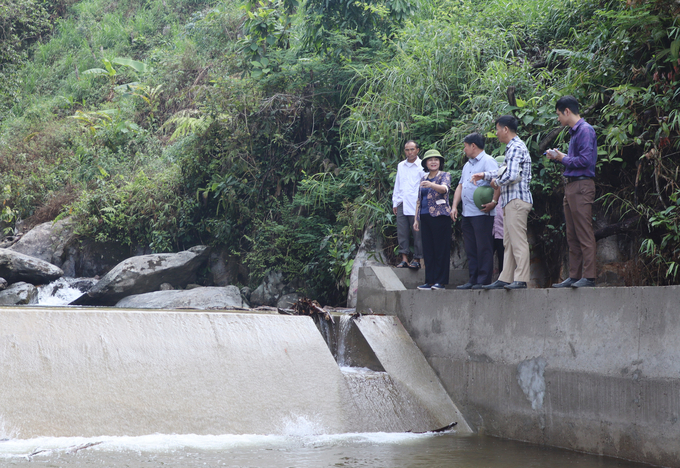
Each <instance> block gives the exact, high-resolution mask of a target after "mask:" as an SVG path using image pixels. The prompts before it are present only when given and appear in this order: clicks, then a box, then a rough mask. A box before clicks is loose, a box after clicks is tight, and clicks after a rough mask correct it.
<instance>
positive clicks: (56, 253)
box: [10, 218, 130, 277]
mask: <svg viewBox="0 0 680 468" xmlns="http://www.w3.org/2000/svg"><path fill="white" fill-rule="evenodd" d="M10 249H11V250H13V251H15V252H18V253H22V254H24V255H28V256H30V257H35V258H39V259H41V260H43V261H46V262H48V263H51V264H53V265H56V266H58V267H59V268H61V269H62V270H63V271H64V275H65V276H70V277H76V276H85V277H93V276H95V275H103V274H105V273H107V272H108V271H109V270H111V268H113V267H114V266H115V265H117V264H118V263H120V262H121V261H122V260H124V259H126V258H128V257H129V256H130V249H128V248H125V247H122V246H120V245H119V244H116V243H113V242H94V241H92V240H85V241H82V242H81V241H80V240H79V239H78V238H77V237H76V236H75V235H74V234H73V228H72V222H71V220H70V218H65V219H61V220H59V221H57V222H52V221H49V222H47V223H42V224H39V225H37V226H35V227H34V228H33V229H31V230H30V231H29V232H27V233H26V234H25V235H24V236H22V237H21V239H19V241H18V242H16V243H15V244H13V245H12V246H11V247H10Z"/></svg>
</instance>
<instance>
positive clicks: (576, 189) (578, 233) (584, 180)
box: [546, 96, 597, 288]
mask: <svg viewBox="0 0 680 468" xmlns="http://www.w3.org/2000/svg"><path fill="white" fill-rule="evenodd" d="M555 110H556V111H557V120H559V122H560V124H562V125H567V126H569V127H570V128H569V133H570V134H571V140H569V150H568V151H567V154H564V153H562V152H560V151H558V150H557V149H550V150H548V151H547V152H546V155H547V156H548V158H549V159H552V160H554V161H558V162H561V163H562V164H564V167H565V170H564V178H565V182H566V186H565V188H564V202H563V204H564V218H565V221H566V225H567V243H568V244H569V278H567V279H566V280H564V281H562V282H561V283H557V284H553V287H554V288H566V287H569V286H571V287H572V288H582V287H592V286H595V278H596V276H597V273H596V270H595V254H596V252H597V247H596V244H595V235H594V234H593V216H592V208H593V201H594V200H595V181H594V178H595V164H596V163H597V136H596V135H595V130H593V127H591V126H590V125H589V124H588V123H587V122H586V121H585V120H583V119H582V118H581V116H580V115H579V105H578V101H577V100H576V98H575V97H573V96H563V97H561V98H560V99H559V100H558V101H557V103H556V104H555Z"/></svg>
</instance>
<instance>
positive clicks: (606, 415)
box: [357, 268, 680, 467]
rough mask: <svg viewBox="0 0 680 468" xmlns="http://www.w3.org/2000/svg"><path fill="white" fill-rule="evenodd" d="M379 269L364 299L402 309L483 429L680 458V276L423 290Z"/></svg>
mask: <svg viewBox="0 0 680 468" xmlns="http://www.w3.org/2000/svg"><path fill="white" fill-rule="evenodd" d="M376 270H379V268H366V269H365V270H364V271H362V272H361V275H360V284H361V285H362V288H360V291H359V297H358V304H357V310H359V311H361V310H362V309H366V308H368V307H370V308H371V309H372V310H373V311H374V312H376V313H386V314H396V315H397V316H399V318H400V319H401V321H402V323H403V324H404V326H405V327H406V329H407V330H408V331H409V333H410V334H411V336H412V338H413V339H414V340H415V342H416V344H417V345H418V346H419V347H420V349H421V350H422V351H423V354H424V355H425V357H426V358H427V360H428V362H429V363H430V365H431V366H432V367H433V368H434V370H435V372H436V373H437V374H438V376H439V378H440V379H441V381H442V383H443V384H444V387H445V388H446V390H447V391H448V392H449V395H450V396H451V398H452V400H453V401H454V402H455V403H456V404H457V406H458V408H459V409H460V410H461V411H462V412H463V414H464V416H465V417H466V419H467V421H468V423H470V425H472V426H474V427H475V428H476V429H477V430H479V431H480V432H483V433H487V434H490V435H494V436H499V437H505V438H511V439H517V440H523V441H528V442H534V443H538V444H545V445H551V446H558V447H565V448H569V449H574V450H579V451H585V452H590V453H596V454H604V455H609V456H614V457H620V458H625V459H630V460H636V461H640V462H644V463H650V464H655V465H661V466H668V467H677V466H680V423H678V416H679V414H680V287H678V286H672V287H637V288H592V289H580V290H572V289H569V290H558V289H528V290H522V291H505V290H495V291H472V290H469V291H458V290H455V289H454V290H446V291H418V290H414V289H403V288H402V289H400V288H398V284H397V283H398V282H399V280H398V278H397V277H396V275H390V272H389V271H387V270H382V271H376ZM376 273H377V274H376ZM386 286H387V287H386Z"/></svg>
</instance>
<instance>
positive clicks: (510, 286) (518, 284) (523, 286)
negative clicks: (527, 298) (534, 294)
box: [503, 281, 527, 289]
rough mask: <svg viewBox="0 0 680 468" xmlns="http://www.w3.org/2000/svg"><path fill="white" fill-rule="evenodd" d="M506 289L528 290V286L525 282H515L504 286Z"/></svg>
mask: <svg viewBox="0 0 680 468" xmlns="http://www.w3.org/2000/svg"><path fill="white" fill-rule="evenodd" d="M503 287H504V288H505V289H526V288H527V284H526V282H524V281H513V282H512V283H510V284H506V285H505V286H503Z"/></svg>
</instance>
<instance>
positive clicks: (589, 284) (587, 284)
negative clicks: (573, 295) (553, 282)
mask: <svg viewBox="0 0 680 468" xmlns="http://www.w3.org/2000/svg"><path fill="white" fill-rule="evenodd" d="M571 287H572V288H594V287H595V281H593V280H591V279H588V278H581V279H580V280H578V281H576V282H575V283H574V284H572V285H571Z"/></svg>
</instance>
